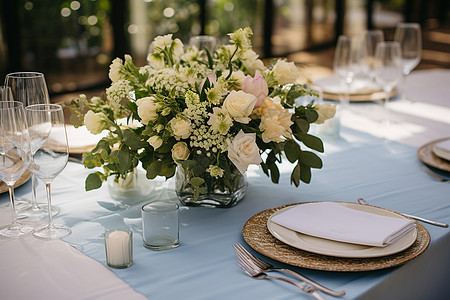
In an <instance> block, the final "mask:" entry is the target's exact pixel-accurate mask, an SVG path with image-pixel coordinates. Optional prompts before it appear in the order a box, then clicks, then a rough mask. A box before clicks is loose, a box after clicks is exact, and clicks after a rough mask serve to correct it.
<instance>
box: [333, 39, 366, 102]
mask: <svg viewBox="0 0 450 300" xmlns="http://www.w3.org/2000/svg"><path fill="white" fill-rule="evenodd" d="M333 70H334V72H335V73H336V74H337V75H338V76H339V77H340V78H341V79H343V80H344V81H345V84H346V91H345V93H344V100H343V103H342V104H343V108H345V107H346V106H347V105H348V103H349V98H350V90H351V87H352V83H353V80H354V79H355V77H356V75H357V74H358V73H359V72H360V70H361V66H360V46H359V39H358V38H357V37H353V36H344V35H341V36H339V38H338V41H337V45H336V51H335V55H334V61H333Z"/></svg>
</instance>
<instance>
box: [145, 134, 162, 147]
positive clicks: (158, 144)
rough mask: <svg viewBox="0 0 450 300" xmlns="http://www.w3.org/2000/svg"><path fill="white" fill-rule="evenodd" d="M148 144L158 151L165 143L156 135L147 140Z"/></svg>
mask: <svg viewBox="0 0 450 300" xmlns="http://www.w3.org/2000/svg"><path fill="white" fill-rule="evenodd" d="M147 143H149V144H150V146H152V147H153V149H155V150H156V149H158V148H159V147H161V145H162V143H163V140H162V139H161V138H160V137H159V136H157V135H154V136H152V137H150V138H149V139H148V140H147Z"/></svg>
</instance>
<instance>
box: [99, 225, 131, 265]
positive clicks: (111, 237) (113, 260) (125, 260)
mask: <svg viewBox="0 0 450 300" xmlns="http://www.w3.org/2000/svg"><path fill="white" fill-rule="evenodd" d="M132 237H133V233H132V231H131V230H129V229H120V230H108V231H106V232H105V249H106V263H107V264H108V266H110V267H112V268H118V269H123V268H128V267H130V266H131V265H132V264H133V239H132Z"/></svg>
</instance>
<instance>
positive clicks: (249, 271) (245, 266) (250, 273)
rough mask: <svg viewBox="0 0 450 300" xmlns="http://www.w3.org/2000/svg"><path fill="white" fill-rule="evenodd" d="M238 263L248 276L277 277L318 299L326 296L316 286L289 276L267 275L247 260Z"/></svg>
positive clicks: (258, 277)
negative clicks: (291, 278) (254, 267)
mask: <svg viewBox="0 0 450 300" xmlns="http://www.w3.org/2000/svg"><path fill="white" fill-rule="evenodd" d="M236 265H238V266H239V267H240V268H241V269H242V270H243V271H244V273H245V274H247V275H248V276H250V277H252V278H255V279H275V280H280V281H284V282H287V283H290V284H292V285H295V286H296V287H298V288H299V289H301V290H302V291H303V292H305V293H308V294H311V295H312V296H313V297H314V298H316V299H317V300H324V298H323V297H322V296H321V295H320V294H319V293H318V292H317V290H316V289H315V288H313V287H312V286H310V285H308V284H305V283H303V282H302V283H298V282H295V281H293V280H289V279H287V278H284V277H277V276H270V275H267V274H266V273H264V272H260V271H258V270H255V269H253V268H252V267H251V266H249V265H248V264H247V263H246V262H245V261H242V260H240V261H238V262H236Z"/></svg>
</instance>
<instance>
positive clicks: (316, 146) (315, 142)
mask: <svg viewBox="0 0 450 300" xmlns="http://www.w3.org/2000/svg"><path fill="white" fill-rule="evenodd" d="M295 136H296V137H297V138H298V139H299V140H300V141H302V142H303V144H305V145H306V146H307V147H309V148H311V149H313V150H316V151H319V152H323V151H324V150H323V142H322V140H321V139H319V138H318V137H316V136H313V135H310V134H306V133H301V134H297V135H295Z"/></svg>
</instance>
